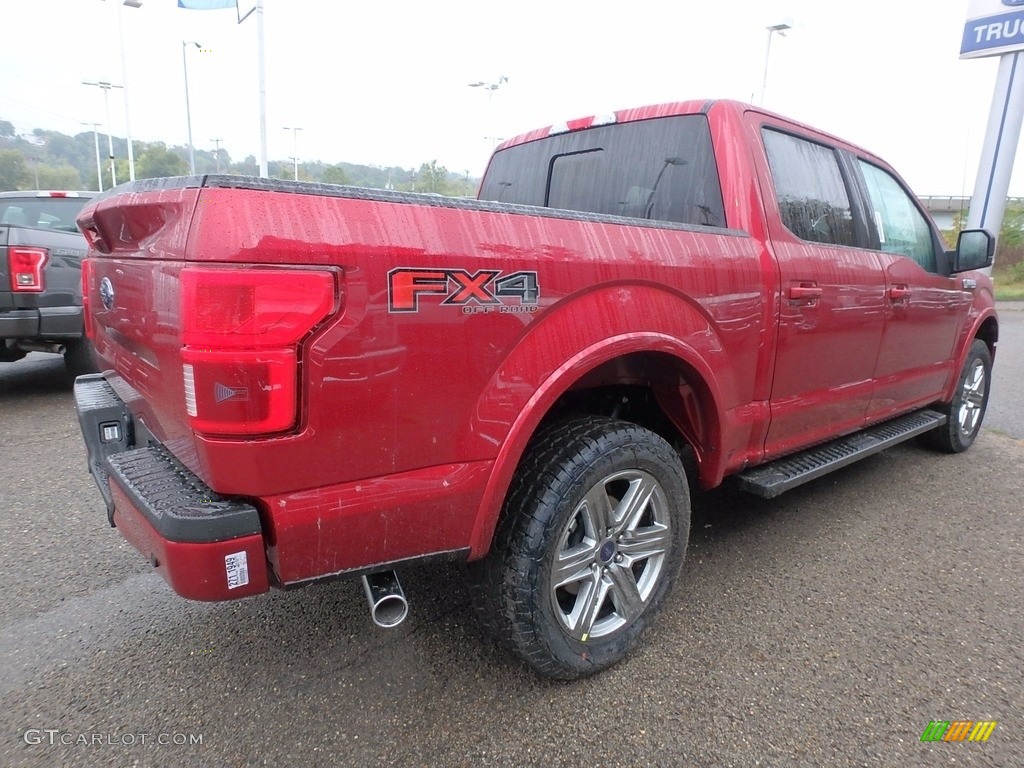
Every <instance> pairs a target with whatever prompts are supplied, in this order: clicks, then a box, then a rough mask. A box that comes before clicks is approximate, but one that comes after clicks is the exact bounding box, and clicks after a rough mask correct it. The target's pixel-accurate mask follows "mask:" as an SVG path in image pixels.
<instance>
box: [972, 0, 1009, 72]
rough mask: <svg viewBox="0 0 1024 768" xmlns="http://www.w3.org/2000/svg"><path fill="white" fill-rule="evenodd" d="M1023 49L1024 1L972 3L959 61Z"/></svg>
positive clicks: (973, 0)
mask: <svg viewBox="0 0 1024 768" xmlns="http://www.w3.org/2000/svg"><path fill="white" fill-rule="evenodd" d="M1021 50H1024V0H970V3H969V5H968V7H967V22H966V23H965V24H964V36H963V39H962V40H961V42H960V58H961V59H973V58H977V57H980V56H998V55H1000V54H1003V53H1012V52H1014V51H1021Z"/></svg>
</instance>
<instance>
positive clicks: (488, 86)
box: [469, 75, 508, 148]
mask: <svg viewBox="0 0 1024 768" xmlns="http://www.w3.org/2000/svg"><path fill="white" fill-rule="evenodd" d="M507 82H508V78H507V77H506V76H505V75H501V76H500V77H499V78H498V79H497V80H495V81H494V82H493V83H485V82H484V81H483V80H478V81H477V82H475V83H470V84H469V87H470V88H483V89H484V90H485V91H487V132H488V133H489V134H493V133H494V131H492V130H491V102H492V101H493V100H494V92H495V91H496V90H498V89H499V88H501V86H502V85H504V84H505V83H507ZM484 139H485V140H487V141H494V137H493V136H485V137H484ZM494 143H495V144H496V143H497V142H496V141H495V142H494ZM492 148H493V147H492Z"/></svg>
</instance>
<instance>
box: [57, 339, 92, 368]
mask: <svg viewBox="0 0 1024 768" xmlns="http://www.w3.org/2000/svg"><path fill="white" fill-rule="evenodd" d="M64 367H65V368H67V372H68V376H70V377H71V378H76V377H77V376H84V375H85V374H87V373H96V371H97V366H96V358H95V357H94V355H93V353H92V344H90V343H89V342H88V340H86V339H84V338H83V339H78V340H77V341H72V342H70V343H68V344H67V346H66V347H65V349H64Z"/></svg>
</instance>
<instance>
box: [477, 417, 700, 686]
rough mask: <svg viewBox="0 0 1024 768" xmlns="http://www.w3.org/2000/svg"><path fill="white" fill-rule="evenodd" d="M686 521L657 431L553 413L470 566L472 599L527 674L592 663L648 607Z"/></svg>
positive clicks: (656, 603)
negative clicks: (488, 546) (484, 548)
mask: <svg viewBox="0 0 1024 768" xmlns="http://www.w3.org/2000/svg"><path fill="white" fill-rule="evenodd" d="M689 521H690V503H689V491H688V488H687V483H686V476H685V473H684V471H683V468H682V464H681V463H680V460H679V457H678V456H677V454H676V452H675V451H674V450H673V449H672V447H671V446H670V445H669V444H668V443H667V442H665V441H664V440H663V439H662V438H661V437H659V436H658V435H656V434H654V433H653V432H650V431H649V430H646V429H643V428H641V427H639V426H636V425H634V424H630V423H627V422H622V421H617V420H613V419H607V418H598V417H583V418H577V419H573V420H571V421H568V422H562V423H560V424H555V425H553V426H551V427H549V428H547V429H545V430H543V431H542V432H541V433H539V434H538V435H537V437H536V438H535V439H534V440H533V441H532V442H531V444H530V447H529V448H528V449H527V453H526V456H525V457H524V459H523V461H522V464H521V465H520V468H519V470H518V472H517V474H516V477H515V479H514V480H513V483H512V488H511V489H510V492H509V495H508V499H507V501H506V504H505V508H504V510H503V511H502V520H501V522H500V523H499V526H498V531H497V533H496V534H495V541H494V544H493V547H492V551H491V554H490V555H488V557H487V558H486V559H485V560H484V561H482V562H481V563H478V564H475V565H474V566H473V571H472V574H471V575H472V576H473V577H474V578H473V583H472V592H473V596H474V604H475V606H476V607H477V610H478V613H479V614H481V617H482V618H483V620H484V623H485V624H486V625H488V626H489V627H490V629H491V630H492V631H493V632H495V633H497V635H498V636H499V639H501V640H502V641H503V642H504V643H505V644H506V645H508V646H510V647H511V649H512V650H513V651H514V652H515V653H516V654H517V655H518V656H519V657H520V658H521V659H522V660H524V661H525V662H526V663H527V664H528V665H530V666H531V667H532V668H533V669H534V670H535V671H537V672H538V673H540V674H542V675H544V676H547V677H553V678H560V679H574V678H580V677H584V676H586V675H589V674H592V673H594V672H597V671H600V670H602V669H605V668H607V667H609V666H611V665H612V664H615V663H616V662H618V661H619V660H621V659H622V658H623V657H624V656H625V655H626V654H627V653H628V652H629V651H630V650H631V649H632V648H633V646H634V645H635V644H636V641H637V638H638V637H639V635H640V634H641V633H642V632H643V630H644V629H645V628H646V627H647V625H648V624H649V623H650V622H651V620H652V619H653V617H654V615H655V614H656V612H657V611H658V608H659V607H660V605H661V603H662V601H663V600H664V598H665V596H666V595H667V594H668V592H669V590H670V588H671V586H672V584H673V582H674V581H675V579H676V575H677V574H678V572H679V568H680V566H681V564H682V562H683V557H684V555H685V551H686V543H687V538H688V536H689Z"/></svg>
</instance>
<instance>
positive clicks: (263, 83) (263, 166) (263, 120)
mask: <svg viewBox="0 0 1024 768" xmlns="http://www.w3.org/2000/svg"><path fill="white" fill-rule="evenodd" d="M256 29H257V32H256V34H257V35H258V37H259V43H258V47H259V69H260V178H263V179H266V178H268V176H269V175H270V174H269V173H268V172H267V76H266V66H265V59H266V57H265V56H264V50H263V0H256Z"/></svg>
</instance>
